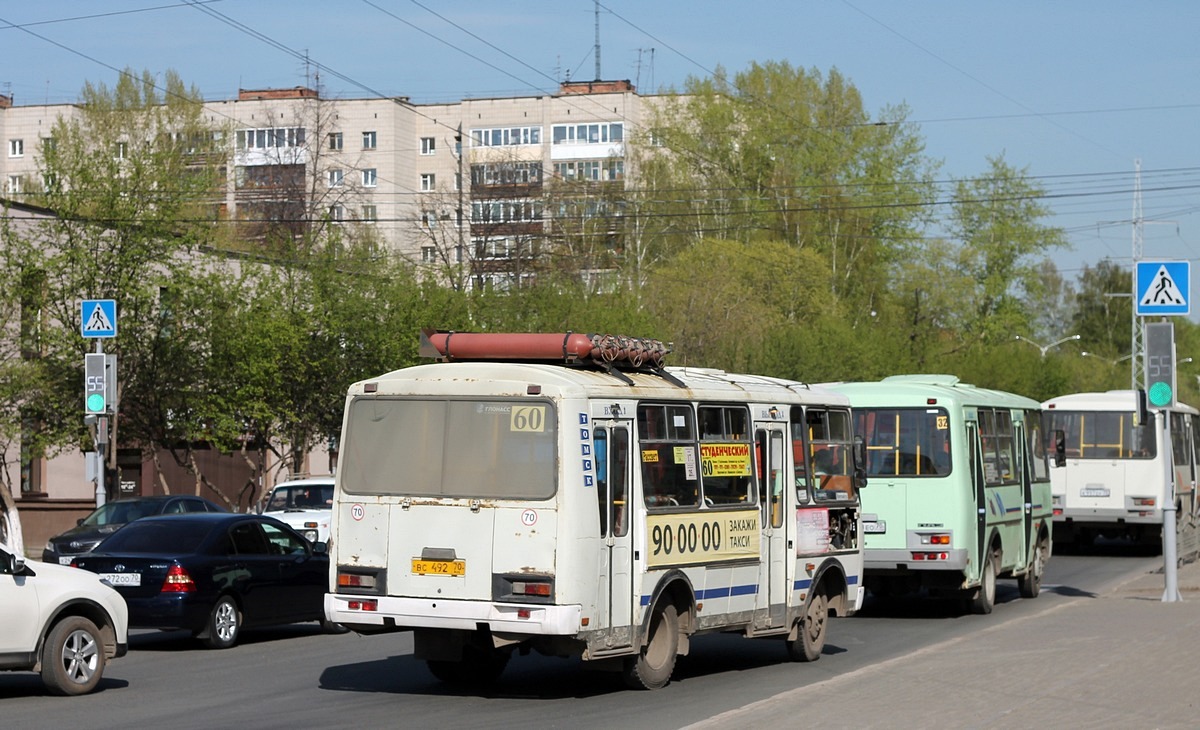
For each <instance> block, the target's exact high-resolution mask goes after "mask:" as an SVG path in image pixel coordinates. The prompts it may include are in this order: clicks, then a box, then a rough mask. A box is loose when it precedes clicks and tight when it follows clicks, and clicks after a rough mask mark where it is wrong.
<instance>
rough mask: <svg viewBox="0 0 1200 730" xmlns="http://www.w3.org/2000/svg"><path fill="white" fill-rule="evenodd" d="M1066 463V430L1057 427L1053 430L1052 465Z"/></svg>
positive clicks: (1063, 464)
mask: <svg viewBox="0 0 1200 730" xmlns="http://www.w3.org/2000/svg"><path fill="white" fill-rule="evenodd" d="M1066 464H1067V432H1066V431H1063V430H1062V429H1059V430H1057V431H1055V432H1054V465H1055V466H1066Z"/></svg>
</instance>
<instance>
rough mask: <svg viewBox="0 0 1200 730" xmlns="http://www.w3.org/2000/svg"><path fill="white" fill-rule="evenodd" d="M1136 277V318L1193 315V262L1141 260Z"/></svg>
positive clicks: (1134, 300)
mask: <svg viewBox="0 0 1200 730" xmlns="http://www.w3.org/2000/svg"><path fill="white" fill-rule="evenodd" d="M1134 275H1135V277H1136V279H1135V280H1134V292H1135V294H1134V299H1133V305H1134V313H1135V314H1136V315H1137V316H1139V317H1142V316H1147V315H1155V314H1165V315H1172V314H1183V315H1186V314H1190V313H1191V291H1192V277H1191V262H1190V261H1139V262H1137V269H1136V271H1135V272H1134Z"/></svg>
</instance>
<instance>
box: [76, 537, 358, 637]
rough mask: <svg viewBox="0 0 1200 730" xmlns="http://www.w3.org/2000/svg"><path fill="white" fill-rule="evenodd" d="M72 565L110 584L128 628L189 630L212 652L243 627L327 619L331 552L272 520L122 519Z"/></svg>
mask: <svg viewBox="0 0 1200 730" xmlns="http://www.w3.org/2000/svg"><path fill="white" fill-rule="evenodd" d="M72 565H74V566H75V567H78V568H83V569H85V570H90V571H92V572H93V573H99V574H100V577H101V578H103V579H104V580H106V581H107V582H108V583H110V584H111V585H112V586H113V587H114V588H116V589H117V592H118V593H120V594H121V595H122V596H124V597H125V602H126V603H127V604H129V626H130V628H155V629H186V630H188V631H191V632H192V634H193V635H195V636H196V637H198V638H200V639H201V640H202V641H203V642H204V643H205V645H207V646H208V647H210V648H213V649H225V648H227V647H230V646H233V645H234V643H236V642H237V639H238V634H239V633H240V632H241V630H242V628H243V627H251V626H267V625H274V624H288V623H298V622H301V621H320V622H321V624H322V626H324V627H325V628H326V629H327V630H330V631H340V630H344V629H341V628H340V627H338V626H337V625H336V624H328V623H327V622H326V621H325V615H324V606H323V601H324V594H325V591H326V586H327V585H328V581H329V555H328V554H327V553H326V552H325V546H324V545H323V544H322V543H316V544H312V543H309V542H308V541H307V540H305V539H304V538H303V537H301V536H300V535H299V534H297V533H296V532H295V531H294V530H292V529H291V528H290V527H288V526H287V525H285V524H283V523H282V522H280V521H279V520H276V519H274V518H272V517H266V516H264V515H246V514H231V513H226V514H219V513H218V514H212V513H198V514H187V515H170V516H167V515H163V516H160V517H145V518H142V519H140V520H138V521H137V522H131V523H129V524H128V525H125V526H124V527H122V528H121V529H120V530H118V531H117V532H115V533H113V535H112V536H111V537H109V538H108V539H106V540H105V541H104V542H102V543H100V545H99V546H97V548H96V549H95V550H93V551H92V552H91V553H89V554H87V555H82V556H80V557H78V558H76V559H75V560H74V561H73V562H72Z"/></svg>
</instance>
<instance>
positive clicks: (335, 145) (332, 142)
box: [329, 132, 342, 150]
mask: <svg viewBox="0 0 1200 730" xmlns="http://www.w3.org/2000/svg"><path fill="white" fill-rule="evenodd" d="M329 149H331V150H341V149H342V133H341V132H330V133H329Z"/></svg>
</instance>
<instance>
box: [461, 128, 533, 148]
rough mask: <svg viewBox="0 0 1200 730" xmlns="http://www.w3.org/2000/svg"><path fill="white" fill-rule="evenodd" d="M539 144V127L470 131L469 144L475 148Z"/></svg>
mask: <svg viewBox="0 0 1200 730" xmlns="http://www.w3.org/2000/svg"><path fill="white" fill-rule="evenodd" d="M541 143H542V128H541V127H496V128H492V129H472V130H471V144H473V145H474V146H476V147H515V146H519V145H535V144H541Z"/></svg>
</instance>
